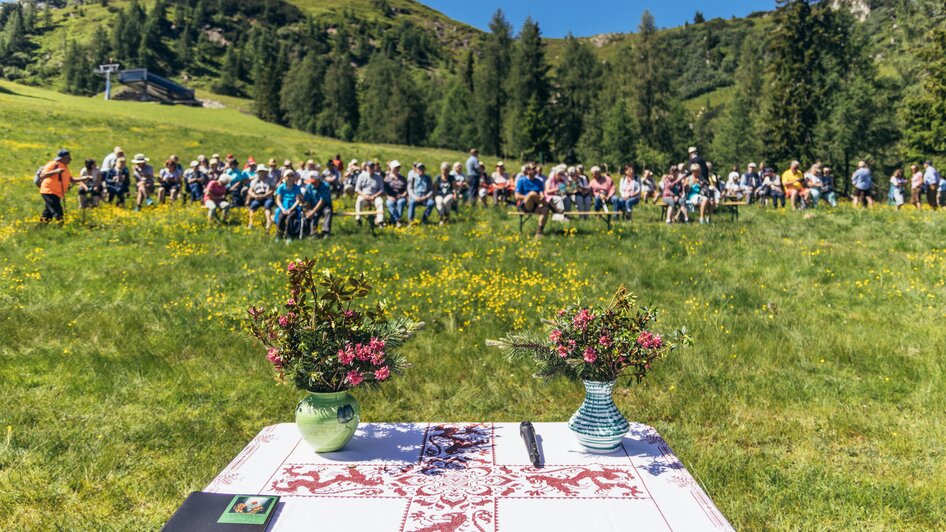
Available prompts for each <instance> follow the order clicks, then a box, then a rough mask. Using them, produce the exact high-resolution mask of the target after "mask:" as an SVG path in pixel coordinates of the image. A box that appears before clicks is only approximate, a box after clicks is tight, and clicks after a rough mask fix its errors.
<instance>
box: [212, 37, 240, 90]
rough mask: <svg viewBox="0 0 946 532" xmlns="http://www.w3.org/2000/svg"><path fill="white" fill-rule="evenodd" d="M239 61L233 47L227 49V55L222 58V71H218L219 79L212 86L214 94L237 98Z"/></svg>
mask: <svg viewBox="0 0 946 532" xmlns="http://www.w3.org/2000/svg"><path fill="white" fill-rule="evenodd" d="M238 62H239V59H237V54H236V51H235V50H234V47H232V46H231V47H229V48H227V55H226V56H224V60H223V69H222V70H221V71H220V79H219V80H218V81H217V83H216V84H215V85H214V86H213V90H214V92H217V93H220V94H224V95H227V96H239V95H240V88H239V86H238V81H237V74H238V72H239V70H240V67H239V63H238Z"/></svg>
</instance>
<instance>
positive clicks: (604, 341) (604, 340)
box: [598, 334, 614, 347]
mask: <svg viewBox="0 0 946 532" xmlns="http://www.w3.org/2000/svg"><path fill="white" fill-rule="evenodd" d="M598 344H600V345H602V346H603V347H611V346H612V345H614V342H612V341H611V337H610V336H608V335H606V334H604V335H602V336H601V338H598Z"/></svg>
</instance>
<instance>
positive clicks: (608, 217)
mask: <svg viewBox="0 0 946 532" xmlns="http://www.w3.org/2000/svg"><path fill="white" fill-rule="evenodd" d="M555 214H562V215H564V216H567V217H568V221H570V222H574V221H577V220H579V219H580V218H579V217H581V216H591V217H595V218H598V219H599V220H602V221H603V222H604V223H605V224H606V225H607V226H608V231H610V230H611V226H612V218H613V217H617V216H623V215H624V213H613V212H604V211H595V212H576V211H571V212H564V213H553V212H549V220H550V221H552V216H554V215H555ZM509 216H518V217H519V232H520V233H521V232H522V228H523V227H525V225H526V222H528V221H529V220H531V219H532V217H533V216H539V213H537V212H522V211H510V212H509Z"/></svg>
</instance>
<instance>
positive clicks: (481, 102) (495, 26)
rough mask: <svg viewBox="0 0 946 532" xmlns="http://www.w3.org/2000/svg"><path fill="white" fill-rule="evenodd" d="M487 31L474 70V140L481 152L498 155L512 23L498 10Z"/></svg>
mask: <svg viewBox="0 0 946 532" xmlns="http://www.w3.org/2000/svg"><path fill="white" fill-rule="evenodd" d="M489 28H490V33H489V34H488V35H487V36H486V38H485V42H484V43H483V48H482V54H481V56H480V60H479V62H478V63H477V65H476V70H475V73H474V84H475V86H476V91H475V93H474V95H473V96H474V102H475V103H474V113H475V115H476V117H477V118H478V119H477V120H476V124H477V128H478V138H477V140H478V142H477V144H478V145H479V146H480V147H481V150H482V151H483V152H484V153H491V154H494V155H500V154H501V153H502V152H503V127H502V126H503V120H504V118H505V109H506V101H507V94H506V84H507V83H508V77H507V75H508V73H509V65H510V63H511V61H512V59H511V57H510V52H509V51H510V50H511V49H512V42H513V41H512V26H510V25H509V23H508V22H507V21H506V17H505V15H503V11H502V10H501V9H499V10H497V11H496V13H495V14H494V15H493V19H492V21H491V22H490V23H489Z"/></svg>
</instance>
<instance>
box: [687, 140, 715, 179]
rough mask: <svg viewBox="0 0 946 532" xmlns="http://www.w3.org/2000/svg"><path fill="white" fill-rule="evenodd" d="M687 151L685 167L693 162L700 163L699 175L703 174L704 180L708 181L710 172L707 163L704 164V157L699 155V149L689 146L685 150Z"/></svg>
mask: <svg viewBox="0 0 946 532" xmlns="http://www.w3.org/2000/svg"><path fill="white" fill-rule="evenodd" d="M687 153H688V154H689V159H690V160H689V163H688V164H687V167H690V166H692V165H694V164H698V165H700V175H701V176H703V180H704V181H707V182H708V181H709V176H710V173H711V172H710V168H709V165H707V164H706V159H704V158H702V157H700V153H699V150H697V149H696V147H695V146H691V147H690V149H689V150H687Z"/></svg>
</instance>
